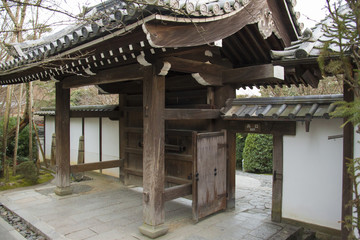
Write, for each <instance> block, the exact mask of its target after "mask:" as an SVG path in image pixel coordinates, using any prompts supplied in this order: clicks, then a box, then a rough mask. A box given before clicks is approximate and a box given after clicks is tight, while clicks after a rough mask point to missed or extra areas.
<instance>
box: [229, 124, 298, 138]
mask: <svg viewBox="0 0 360 240" xmlns="http://www.w3.org/2000/svg"><path fill="white" fill-rule="evenodd" d="M248 124H251V125H254V124H258V128H256V132H254V131H252V129H249V128H247V127H246V126H247V125H248ZM227 129H229V130H232V131H235V132H238V133H262V134H275V133H276V134H281V135H291V136H295V135H296V122H295V121H294V122H290V121H271V122H269V121H263V122H258V121H229V122H228V124H227Z"/></svg>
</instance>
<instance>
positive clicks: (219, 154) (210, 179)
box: [193, 131, 226, 221]
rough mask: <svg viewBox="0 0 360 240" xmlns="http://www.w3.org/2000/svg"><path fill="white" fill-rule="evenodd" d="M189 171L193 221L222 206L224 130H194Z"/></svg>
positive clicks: (224, 205)
mask: <svg viewBox="0 0 360 240" xmlns="http://www.w3.org/2000/svg"><path fill="white" fill-rule="evenodd" d="M195 138H196V153H195V154H194V155H195V156H196V158H195V161H194V172H193V176H194V177H193V218H194V220H195V221H198V220H199V219H201V218H203V217H206V216H208V215H210V214H212V213H215V212H217V211H220V210H223V209H225V208H226V132H225V131H221V132H210V133H198V134H196V136H195Z"/></svg>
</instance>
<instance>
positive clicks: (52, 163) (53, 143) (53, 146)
mask: <svg viewBox="0 0 360 240" xmlns="http://www.w3.org/2000/svg"><path fill="white" fill-rule="evenodd" d="M55 165H56V134H55V133H53V134H52V138H51V156H50V166H51V167H54V166H55Z"/></svg>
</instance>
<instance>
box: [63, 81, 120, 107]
mask: <svg viewBox="0 0 360 240" xmlns="http://www.w3.org/2000/svg"><path fill="white" fill-rule="evenodd" d="M98 92H99V90H98V89H97V88H96V87H94V86H87V87H81V88H76V89H72V90H71V95H70V104H71V105H72V106H79V105H104V104H118V102H119V98H118V95H117V94H112V95H110V94H106V95H100V94H99V93H98Z"/></svg>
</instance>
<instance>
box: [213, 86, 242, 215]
mask: <svg viewBox="0 0 360 240" xmlns="http://www.w3.org/2000/svg"><path fill="white" fill-rule="evenodd" d="M214 94H215V96H214V97H213V99H214V104H215V106H216V107H217V108H222V107H224V106H225V103H226V100H227V99H229V98H235V97H236V89H235V88H234V87H233V86H230V85H226V86H223V87H217V88H215V92H214ZM225 128H226V129H227V130H228V131H227V137H226V138H227V145H228V151H227V158H226V159H227V164H226V166H227V171H226V172H227V176H226V189H227V203H226V208H227V209H232V208H234V207H235V192H236V182H235V176H236V132H234V131H231V129H228V127H227V125H226V123H225V121H224V120H216V124H215V130H218V131H219V130H221V129H225Z"/></svg>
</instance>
